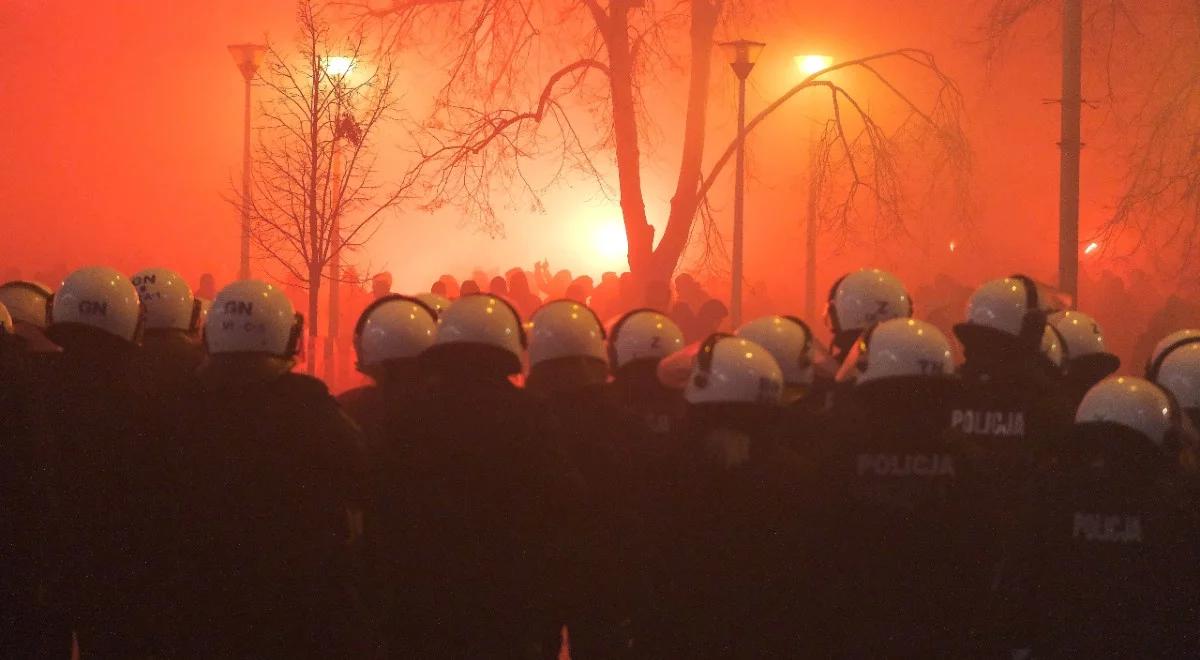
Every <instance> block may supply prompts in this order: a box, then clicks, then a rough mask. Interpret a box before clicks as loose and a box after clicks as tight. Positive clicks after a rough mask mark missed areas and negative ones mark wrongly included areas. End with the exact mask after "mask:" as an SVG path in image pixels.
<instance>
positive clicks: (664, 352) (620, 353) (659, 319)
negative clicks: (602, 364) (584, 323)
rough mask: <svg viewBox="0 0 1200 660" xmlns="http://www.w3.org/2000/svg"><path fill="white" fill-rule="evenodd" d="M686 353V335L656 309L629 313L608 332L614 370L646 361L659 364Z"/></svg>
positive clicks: (609, 350)
mask: <svg viewBox="0 0 1200 660" xmlns="http://www.w3.org/2000/svg"><path fill="white" fill-rule="evenodd" d="M681 349H683V331H682V330H680V329H679V326H678V325H676V324H675V322H674V321H672V320H671V319H670V318H667V315H666V314H663V313H662V312H659V311H656V310H653V309H635V310H633V311H631V312H628V313H626V314H625V315H624V316H622V317H621V318H620V319H618V320H617V322H616V323H614V324H613V325H612V327H611V328H609V330H608V361H609V364H611V365H612V368H613V370H614V371H615V370H617V369H620V368H621V367H624V366H625V365H627V364H630V363H633V362H639V361H642V360H653V361H655V362H657V361H659V360H661V359H663V358H665V357H666V356H668V355H670V354H672V353H674V352H676V351H679V350H681Z"/></svg>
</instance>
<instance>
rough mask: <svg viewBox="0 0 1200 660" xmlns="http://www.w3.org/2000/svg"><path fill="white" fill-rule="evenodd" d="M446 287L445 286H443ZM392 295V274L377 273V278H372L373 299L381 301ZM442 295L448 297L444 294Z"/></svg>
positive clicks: (385, 272)
mask: <svg viewBox="0 0 1200 660" xmlns="http://www.w3.org/2000/svg"><path fill="white" fill-rule="evenodd" d="M443 286H445V285H443ZM391 293H392V274H391V273H389V272H387V271H384V272H382V273H376V274H375V277H372V278H371V298H372V299H374V300H379V299H380V298H382V297H384V296H386V295H390V294H391ZM441 295H443V296H444V295H446V294H445V293H444V292H443V293H442V294H441Z"/></svg>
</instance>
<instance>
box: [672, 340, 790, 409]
mask: <svg viewBox="0 0 1200 660" xmlns="http://www.w3.org/2000/svg"><path fill="white" fill-rule="evenodd" d="M782 396H783V372H782V371H781V370H780V369H779V365H778V364H777V363H776V362H775V358H773V357H771V354H770V353H769V352H768V351H767V349H765V348H763V347H762V346H759V345H758V344H756V343H754V342H752V341H750V340H749V339H742V338H741V337H734V336H732V335H726V334H715V335H712V336H711V337H709V338H708V339H706V340H705V341H704V343H703V344H701V345H700V352H699V353H697V354H696V360H695V363H694V364H693V366H692V377H691V378H690V379H689V380H688V384H687V387H686V388H685V389H684V392H683V397H684V399H686V400H687V402H688V403H691V404H709V403H751V404H760V405H761V404H766V405H775V404H778V403H779V401H780V399H781V398H782Z"/></svg>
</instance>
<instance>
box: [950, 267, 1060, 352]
mask: <svg viewBox="0 0 1200 660" xmlns="http://www.w3.org/2000/svg"><path fill="white" fill-rule="evenodd" d="M978 328H986V329H989V330H994V331H996V332H1000V333H1002V334H1005V335H1008V336H1010V337H1015V338H1017V339H1019V340H1020V341H1021V342H1022V344H1023V345H1025V346H1029V347H1033V348H1037V347H1039V346H1040V345H1041V342H1042V339H1043V337H1044V336H1045V329H1046V311H1045V309H1044V307H1043V303H1042V296H1041V295H1040V294H1039V292H1038V286H1037V283H1036V282H1034V281H1033V279H1031V278H1029V277H1027V276H1025V275H1013V276H1012V277H1005V278H1003V279H999V280H992V281H990V282H984V283H983V285H982V286H980V287H979V288H978V289H976V290H975V293H973V294H971V299H970V300H969V301H967V320H966V322H964V323H960V324H958V325H956V326H955V327H954V332H955V334H957V335H958V337H959V338H960V339H963V338H964V335H966V336H970V334H971V332H972V330H974V329H978Z"/></svg>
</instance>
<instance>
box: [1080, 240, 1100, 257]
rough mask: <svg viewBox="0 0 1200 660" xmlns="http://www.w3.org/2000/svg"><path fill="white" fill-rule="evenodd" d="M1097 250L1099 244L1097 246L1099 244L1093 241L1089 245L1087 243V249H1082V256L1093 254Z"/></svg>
mask: <svg viewBox="0 0 1200 660" xmlns="http://www.w3.org/2000/svg"><path fill="white" fill-rule="evenodd" d="M1099 249H1100V244H1099V243H1097V242H1095V241H1092V242H1091V243H1088V246H1087V247H1085V248H1083V253H1084V254H1091V253H1093V252H1095V251H1096V250H1099Z"/></svg>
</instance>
